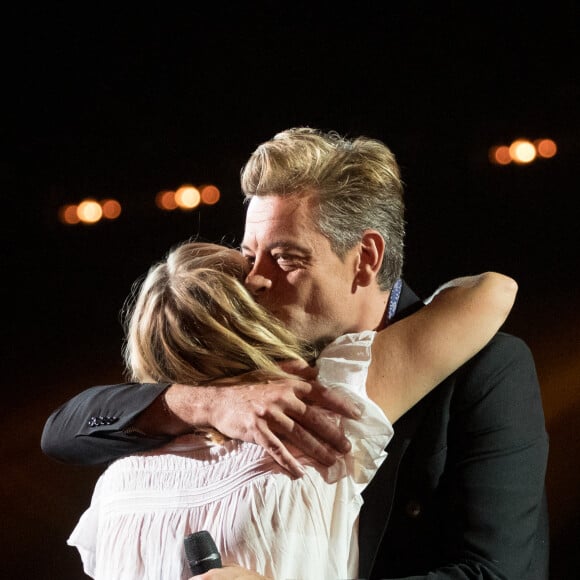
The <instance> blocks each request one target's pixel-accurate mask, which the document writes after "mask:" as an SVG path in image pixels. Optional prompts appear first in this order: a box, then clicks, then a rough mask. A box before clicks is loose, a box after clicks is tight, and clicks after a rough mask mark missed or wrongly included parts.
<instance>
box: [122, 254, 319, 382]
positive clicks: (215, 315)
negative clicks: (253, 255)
mask: <svg viewBox="0 0 580 580" xmlns="http://www.w3.org/2000/svg"><path fill="white" fill-rule="evenodd" d="M245 268H246V267H245V262H244V259H243V257H242V256H241V254H240V253H239V252H237V251H236V250H233V249H231V248H226V247H223V246H219V245H216V244H209V243H202V242H187V243H184V244H181V245H179V246H177V247H176V248H175V249H173V250H172V251H171V252H170V253H169V254H168V255H167V258H166V260H164V261H162V262H160V263H158V264H156V265H154V266H153V267H151V269H150V270H149V272H148V274H147V276H146V277H145V279H144V280H143V281H142V283H139V282H138V283H137V284H136V285H135V287H134V289H133V292H132V295H131V296H130V297H129V299H128V302H127V305H126V308H125V313H124V318H125V327H126V341H125V346H124V357H125V364H126V367H127V371H128V373H129V374H130V377H131V379H132V380H133V381H137V382H147V381H154V382H170V383H182V384H203V383H206V382H208V381H216V380H218V379H221V378H225V377H232V376H237V375H242V374H245V373H252V372H257V373H259V374H260V376H262V375H265V376H272V377H277V376H286V375H285V373H283V372H282V371H281V370H280V368H279V367H278V365H277V364H276V363H277V361H281V360H284V359H298V358H301V357H303V356H308V355H307V353H306V352H305V351H304V347H303V346H302V345H301V344H300V343H299V341H298V339H297V338H296V337H295V336H294V335H293V334H292V333H291V332H289V331H288V330H287V329H286V328H284V326H282V324H281V323H280V322H279V321H278V320H277V319H276V318H274V317H273V316H272V315H270V314H269V313H268V312H267V311H266V310H265V309H263V308H262V307H260V306H259V305H258V304H257V303H256V302H255V301H254V300H253V298H252V297H251V296H250V294H249V293H248V291H247V290H246V289H245V287H244V285H243V283H242V282H243V280H244V278H245V274H246V270H245Z"/></svg>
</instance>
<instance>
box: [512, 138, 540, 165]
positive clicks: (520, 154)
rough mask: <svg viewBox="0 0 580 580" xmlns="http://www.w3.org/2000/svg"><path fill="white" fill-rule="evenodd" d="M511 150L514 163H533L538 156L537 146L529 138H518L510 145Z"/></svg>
mask: <svg viewBox="0 0 580 580" xmlns="http://www.w3.org/2000/svg"><path fill="white" fill-rule="evenodd" d="M509 152H510V157H511V158H512V161H513V162H514V163H520V164H526V163H531V162H532V161H533V160H534V159H535V158H536V148H535V147H534V144H533V143H532V142H531V141H528V140H527V139H516V140H515V141H514V142H513V143H512V144H511V145H510V147H509Z"/></svg>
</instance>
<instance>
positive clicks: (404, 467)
mask: <svg viewBox="0 0 580 580" xmlns="http://www.w3.org/2000/svg"><path fill="white" fill-rule="evenodd" d="M421 306H422V303H421V302H420V301H419V300H418V298H417V297H416V296H415V295H414V294H413V293H412V292H411V290H409V288H408V287H407V286H403V291H402V294H401V298H400V300H399V306H398V310H397V318H401V317H403V316H406V315H407V314H409V313H410V312H412V311H414V310H416V309H418V308H419V307H421ZM165 388H167V385H166V384H160V385H150V384H144V385H134V384H123V385H115V386H101V387H93V388H91V389H88V390H86V391H84V392H82V393H80V394H79V395H78V396H77V397H75V398H73V399H72V400H71V401H69V402H68V403H66V404H65V405H63V406H62V407H61V408H60V409H58V410H57V411H55V412H54V413H53V414H52V415H51V417H50V418H49V419H48V421H47V423H46V425H45V429H44V432H43V436H42V448H43V450H44V452H45V453H46V454H47V455H49V456H51V457H53V458H55V459H57V460H60V461H65V462H68V463H75V464H99V463H106V462H108V461H111V460H112V459H115V458H117V457H119V456H122V455H127V454H130V453H135V452H137V451H143V450H146V449H151V448H154V447H157V446H159V445H160V443H162V442H163V441H165V440H166V439H160V438H158V439H154V438H146V437H140V436H135V435H131V434H128V433H127V432H125V431H124V429H125V428H126V427H127V426H129V425H130V424H131V422H132V421H133V419H134V418H135V417H136V416H137V415H138V414H139V413H140V412H141V411H143V410H144V409H145V408H146V407H147V406H149V404H151V402H152V401H153V400H154V399H155V398H156V397H157V396H158V395H159V394H160V393H161V392H162V391H163V390H164V389H165ZM394 427H395V436H394V438H393V439H392V441H391V442H390V443H389V446H388V448H387V451H388V454H389V456H388V458H387V460H386V461H385V462H384V463H383V465H382V467H381V469H380V470H379V472H378V473H377V475H376V476H375V478H374V479H373V481H372V482H371V484H370V486H369V487H368V488H367V490H365V492H364V494H363V495H364V499H365V504H364V506H363V509H362V512H361V518H360V530H359V546H360V577H361V578H403V577H404V578H423V577H429V578H450V579H451V578H454V579H459V578H485V579H489V578H513V579H517V580H523V579H530V580H541V579H543V578H547V577H548V572H547V569H548V520H547V510H546V504H545V494H544V477H545V470H546V464H547V453H548V440H547V435H546V430H545V426H544V416H543V411H542V404H541V397H540V390H539V386H538V381H537V377H536V372H535V366H534V362H533V359H532V356H531V353H530V351H529V349H528V348H527V347H526V345H525V344H524V343H523V342H522V341H521V340H519V339H517V338H515V337H512V336H509V335H506V334H502V333H500V334H498V335H497V336H496V337H495V338H494V339H493V340H492V341H491V343H490V344H489V345H488V346H487V347H486V348H485V349H484V350H483V351H482V352H481V353H479V354H478V355H477V356H476V357H474V358H473V359H472V360H471V361H469V362H468V363H467V364H466V365H464V366H463V367H462V368H461V369H459V370H458V371H457V372H456V373H454V374H453V375H452V376H451V377H449V378H448V379H447V380H446V381H444V382H443V383H442V384H441V385H439V386H438V387H437V388H436V389H435V390H434V391H433V392H432V393H431V394H430V395H429V396H428V397H426V398H425V399H423V400H422V401H421V402H420V403H419V404H417V405H416V406H415V407H414V408H413V409H411V410H410V411H409V412H408V413H406V414H405V415H404V416H403V417H401V418H400V419H399V420H398V421H397V422H396V424H395V426H394Z"/></svg>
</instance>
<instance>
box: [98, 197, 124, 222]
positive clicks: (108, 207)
mask: <svg viewBox="0 0 580 580" xmlns="http://www.w3.org/2000/svg"><path fill="white" fill-rule="evenodd" d="M101 209H102V210H103V217H104V218H106V219H108V220H115V219H117V218H118V217H119V216H120V215H121V204H120V203H119V202H118V201H117V200H116V199H103V200H102V201H101Z"/></svg>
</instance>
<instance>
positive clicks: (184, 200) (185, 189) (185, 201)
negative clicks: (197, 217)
mask: <svg viewBox="0 0 580 580" xmlns="http://www.w3.org/2000/svg"><path fill="white" fill-rule="evenodd" d="M200 202H201V195H200V193H199V190H198V189H197V187H194V186H193V185H182V186H181V187H180V188H179V189H178V190H177V191H176V192H175V203H176V204H177V205H178V206H179V207H180V208H181V209H185V210H190V209H194V208H196V207H197V206H198V205H199V204H200Z"/></svg>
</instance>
